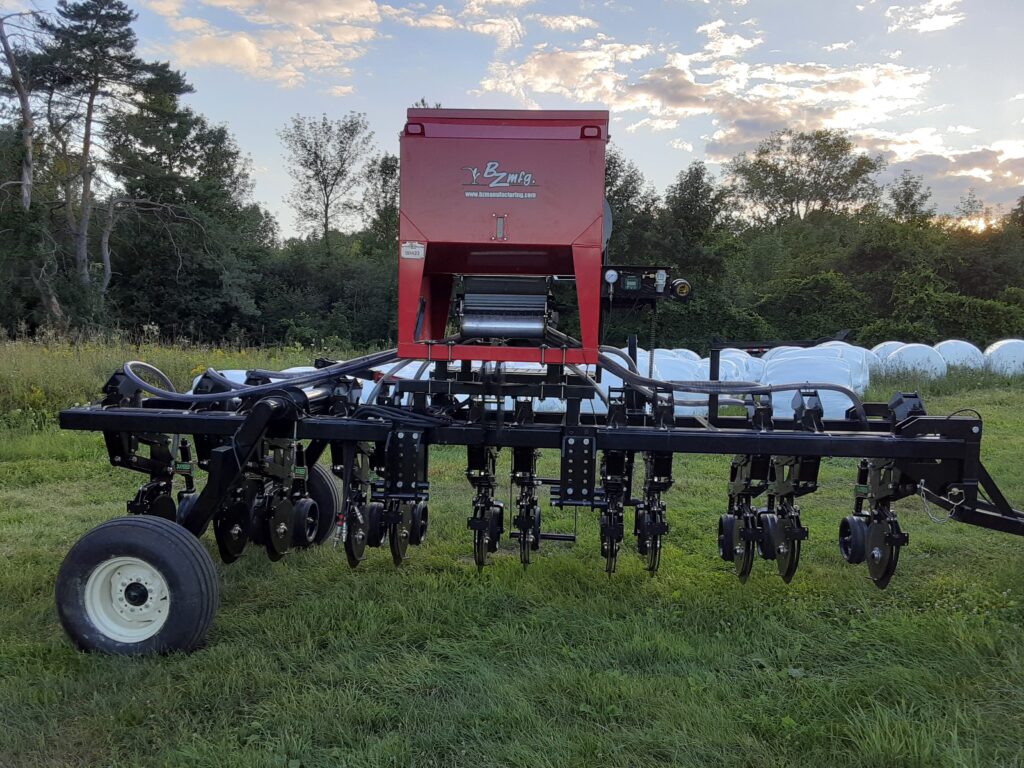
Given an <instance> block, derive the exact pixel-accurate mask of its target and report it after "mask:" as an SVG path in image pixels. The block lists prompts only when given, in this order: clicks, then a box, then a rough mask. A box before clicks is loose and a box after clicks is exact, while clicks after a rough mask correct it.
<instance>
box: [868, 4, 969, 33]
mask: <svg viewBox="0 0 1024 768" xmlns="http://www.w3.org/2000/svg"><path fill="white" fill-rule="evenodd" d="M961 1H962V0H928V2H926V3H921V4H919V5H910V6H902V5H893V6H890V7H889V8H888V9H887V10H886V12H885V17H886V18H887V19H889V21H890V24H889V31H890V32H896V31H898V30H901V29H909V30H911V31H914V32H940V31H942V30H944V29H949V28H950V27H954V26H956V25H957V24H959V23H960V22H961V21H963V20H964V19H965V18H967V17H966V16H965V15H964V14H963V13H960V12H959V7H960V3H961Z"/></svg>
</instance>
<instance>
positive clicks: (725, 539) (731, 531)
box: [718, 514, 740, 563]
mask: <svg viewBox="0 0 1024 768" xmlns="http://www.w3.org/2000/svg"><path fill="white" fill-rule="evenodd" d="M739 524H740V521H739V520H737V519H736V515H732V514H726V515H721V516H719V518H718V556H719V557H720V558H722V559H723V560H724V561H725V562H727V563H731V562H733V561H734V560H735V559H736V552H735V550H734V549H733V546H734V545H733V542H734V541H735V540H736V526H737V525H739Z"/></svg>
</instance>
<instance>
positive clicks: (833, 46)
mask: <svg viewBox="0 0 1024 768" xmlns="http://www.w3.org/2000/svg"><path fill="white" fill-rule="evenodd" d="M851 46H853V40H847V41H846V42H845V43H830V44H829V45H825V46H822V50H823V51H829V52H831V51H845V50H847V49H849V48H850V47H851Z"/></svg>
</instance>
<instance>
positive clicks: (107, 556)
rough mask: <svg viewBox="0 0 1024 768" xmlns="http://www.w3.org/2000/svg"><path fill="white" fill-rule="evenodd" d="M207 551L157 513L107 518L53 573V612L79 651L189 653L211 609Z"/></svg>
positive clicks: (214, 593) (213, 588) (212, 572)
mask: <svg viewBox="0 0 1024 768" xmlns="http://www.w3.org/2000/svg"><path fill="white" fill-rule="evenodd" d="M218 592H219V583H218V581H217V571H216V569H215V567H214V565H213V560H212V559H211V558H210V555H209V553H208V552H207V551H206V549H205V548H204V547H203V545H202V544H200V543H199V540H198V539H196V537H195V536H193V535H192V534H191V533H189V532H188V531H187V530H185V529H184V528H182V527H181V526H179V525H178V524H177V523H172V522H171V521H169V520H165V519H163V518H159V517H152V516H148V515H139V516H131V517H121V518H117V519H115V520H109V521H108V522H106V523H103V524H102V525H99V526H97V527H96V528H93V529H92V530H91V531H89V532H88V533H86V534H85V535H84V536H83V537H82V538H81V539H79V540H78V542H77V543H76V544H75V545H74V546H73V547H72V548H71V551H70V552H68V554H67V557H65V558H64V562H63V564H62V565H61V567H60V572H59V573H58V574H57V589H56V598H57V613H58V615H59V617H60V622H61V624H62V625H63V627H64V631H65V632H67V633H68V636H69V637H70V638H71V640H72V641H73V642H74V643H75V645H77V646H78V647H79V648H80V649H82V650H84V651H98V652H101V653H113V654H118V655H145V654H153V653H168V652H171V651H191V650H194V649H195V648H197V647H198V646H199V645H200V644H201V643H202V641H203V639H204V638H205V636H206V633H207V631H208V630H209V628H210V624H211V623H212V622H213V615H214V613H215V612H216V610H217V600H218Z"/></svg>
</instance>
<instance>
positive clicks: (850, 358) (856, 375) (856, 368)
mask: <svg viewBox="0 0 1024 768" xmlns="http://www.w3.org/2000/svg"><path fill="white" fill-rule="evenodd" d="M815 349H834V350H838V352H839V357H840V358H842V359H843V360H846V361H847V362H848V363H849V364H850V369H851V370H852V372H853V389H854V391H855V392H856V393H857V394H858V395H863V394H864V393H865V392H866V391H867V388H868V385H869V384H870V383H871V361H872V358H874V359H877V356H876V355H875V353H874V352H872V351H871V350H870V349H865V348H864V347H858V346H855V345H853V344H850V343H848V342H845V341H826V342H825V343H824V344H819V345H818V346H817V347H815Z"/></svg>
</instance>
